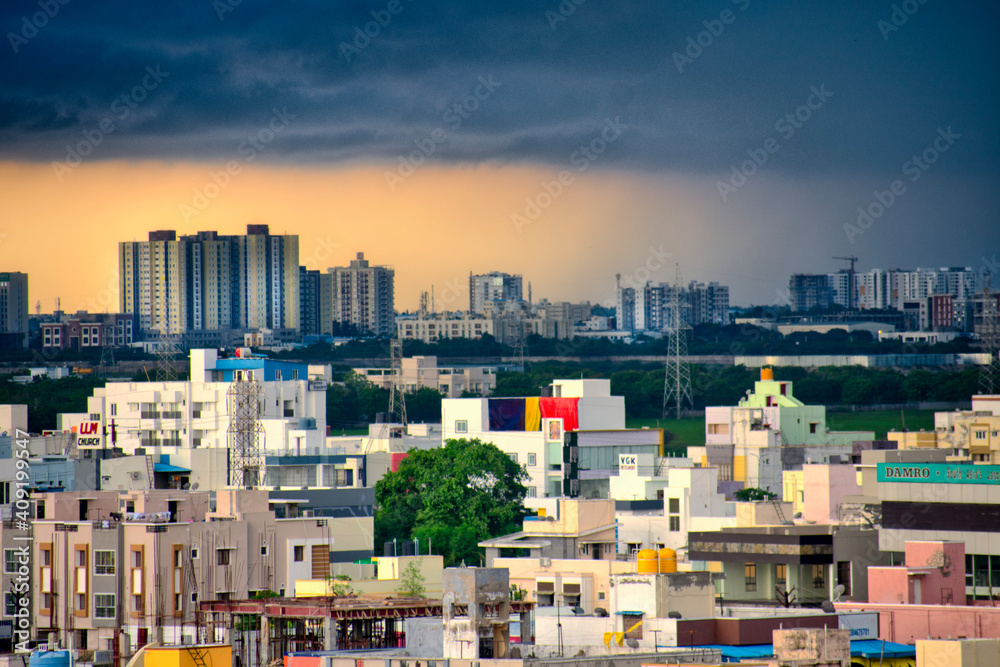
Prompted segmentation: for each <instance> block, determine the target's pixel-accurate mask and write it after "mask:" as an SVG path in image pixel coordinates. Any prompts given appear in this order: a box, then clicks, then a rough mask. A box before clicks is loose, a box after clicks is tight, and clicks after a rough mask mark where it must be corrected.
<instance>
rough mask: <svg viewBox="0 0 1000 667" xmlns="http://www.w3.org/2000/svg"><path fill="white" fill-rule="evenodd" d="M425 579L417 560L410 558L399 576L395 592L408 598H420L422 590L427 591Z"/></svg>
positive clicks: (422, 594)
mask: <svg viewBox="0 0 1000 667" xmlns="http://www.w3.org/2000/svg"><path fill="white" fill-rule="evenodd" d="M426 580H427V578H426V577H424V574H423V572H421V571H420V566H419V565H417V561H415V560H411V561H410V563H409V565H407V566H406V567H405V568H404V569H403V572H402V574H401V575H400V577H399V585H398V586H396V592H397V593H399V594H401V595H405V596H406V597H410V598H422V597H424V592H426V591H427V587H426V586H424V582H425V581H426Z"/></svg>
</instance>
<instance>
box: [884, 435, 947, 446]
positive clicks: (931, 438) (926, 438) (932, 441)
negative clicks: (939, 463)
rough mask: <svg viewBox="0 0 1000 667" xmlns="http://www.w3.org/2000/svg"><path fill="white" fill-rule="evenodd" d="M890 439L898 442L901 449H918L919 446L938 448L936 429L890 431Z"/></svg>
mask: <svg viewBox="0 0 1000 667" xmlns="http://www.w3.org/2000/svg"><path fill="white" fill-rule="evenodd" d="M888 438H889V440H891V441H893V442H896V443H898V445H897V446H898V448H899V449H917V448H930V449H936V448H937V445H938V442H937V433H935V432H934V431H928V432H921V431H906V432H897V433H891V432H890V433H889V434H888Z"/></svg>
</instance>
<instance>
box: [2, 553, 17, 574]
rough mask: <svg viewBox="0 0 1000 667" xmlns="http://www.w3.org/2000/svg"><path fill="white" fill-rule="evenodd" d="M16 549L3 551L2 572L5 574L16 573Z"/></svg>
mask: <svg viewBox="0 0 1000 667" xmlns="http://www.w3.org/2000/svg"><path fill="white" fill-rule="evenodd" d="M17 567H18V562H17V549H4V550H3V571H4V572H5V573H7V574H16V573H17Z"/></svg>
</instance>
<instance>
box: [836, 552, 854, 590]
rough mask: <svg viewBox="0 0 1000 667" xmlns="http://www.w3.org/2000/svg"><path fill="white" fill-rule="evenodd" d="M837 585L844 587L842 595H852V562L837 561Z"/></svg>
mask: <svg viewBox="0 0 1000 667" xmlns="http://www.w3.org/2000/svg"><path fill="white" fill-rule="evenodd" d="M837 585H838V586H843V587H844V592H843V593H842V594H841V595H850V594H851V561H849V560H842V561H837Z"/></svg>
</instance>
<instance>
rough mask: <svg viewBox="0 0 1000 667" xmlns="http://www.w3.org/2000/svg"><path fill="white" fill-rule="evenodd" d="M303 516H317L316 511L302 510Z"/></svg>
mask: <svg viewBox="0 0 1000 667" xmlns="http://www.w3.org/2000/svg"><path fill="white" fill-rule="evenodd" d="M302 516H304V517H306V518H309V517H314V516H316V510H302Z"/></svg>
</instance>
